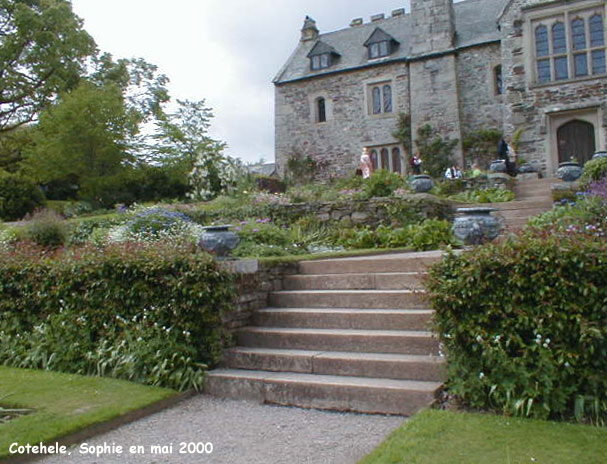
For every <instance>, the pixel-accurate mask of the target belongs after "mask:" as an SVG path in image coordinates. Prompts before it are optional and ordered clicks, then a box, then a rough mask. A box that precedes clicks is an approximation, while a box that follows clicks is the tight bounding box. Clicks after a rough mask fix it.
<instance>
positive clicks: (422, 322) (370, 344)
mask: <svg viewBox="0 0 607 464" xmlns="http://www.w3.org/2000/svg"><path fill="white" fill-rule="evenodd" d="M440 258H441V253H440V252H423V253H395V254H390V255H379V256H364V257H354V258H340V259H328V260H319V261H306V262H302V263H300V264H299V271H300V273H299V274H298V275H295V276H287V277H285V278H284V281H283V290H280V291H275V292H272V293H270V295H269V298H268V299H269V307H267V308H265V309H261V310H258V311H257V312H256V313H255V314H254V315H253V318H252V321H251V322H252V325H251V326H249V327H244V328H242V329H240V330H238V331H237V332H236V333H235V338H236V341H237V346H236V347H234V348H231V349H229V350H227V352H226V355H225V358H224V361H223V363H222V366H223V368H222V369H217V370H215V371H212V372H210V373H209V377H208V382H207V386H206V391H207V392H208V393H211V394H215V395H219V396H225V397H230V398H243V399H254V400H256V401H262V402H267V403H274V404H280V405H291V406H300V407H307V408H320V409H335V410H340V411H356V412H362V413H382V414H402V415H410V414H413V413H415V412H416V411H418V410H419V409H420V408H422V407H424V406H427V405H429V404H431V403H432V402H433V401H434V398H435V394H436V393H437V391H438V390H439V389H440V387H441V381H442V380H443V378H444V375H445V362H444V359H443V358H442V357H441V356H439V355H438V354H439V347H438V340H437V338H436V336H435V335H434V334H432V333H431V332H430V331H428V329H427V327H428V323H429V321H430V318H431V316H432V314H433V311H432V310H430V309H428V302H427V296H426V294H425V292H424V291H423V290H422V284H421V282H422V279H423V277H424V276H425V273H426V268H427V265H429V264H432V263H434V262H436V261H438V260H439V259H440Z"/></svg>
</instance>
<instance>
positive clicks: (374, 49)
mask: <svg viewBox="0 0 607 464" xmlns="http://www.w3.org/2000/svg"><path fill="white" fill-rule="evenodd" d="M369 56H370V57H371V58H377V57H378V56H379V44H376V43H374V44H371V45H370V47H369Z"/></svg>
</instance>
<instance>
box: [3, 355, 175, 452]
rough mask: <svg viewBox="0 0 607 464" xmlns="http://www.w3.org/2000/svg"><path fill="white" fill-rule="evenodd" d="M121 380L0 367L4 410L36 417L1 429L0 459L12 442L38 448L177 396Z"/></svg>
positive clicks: (16, 420)
mask: <svg viewBox="0 0 607 464" xmlns="http://www.w3.org/2000/svg"><path fill="white" fill-rule="evenodd" d="M176 393H177V392H175V391H173V390H168V389H164V388H155V387H146V386H143V385H140V384H136V383H131V382H126V381H123V380H115V379H107V378H100V377H85V376H80V375H70V374H59V373H56V372H49V371H37V370H29V369H13V368H8V367H2V366H0V398H2V397H5V396H6V395H9V396H6V397H5V398H3V399H2V400H1V404H2V406H4V407H20V408H28V409H33V410H34V413H32V414H29V415H25V416H20V417H18V418H16V419H13V420H10V421H8V422H6V423H4V424H0V458H1V457H2V456H6V455H8V448H9V446H10V444H11V443H13V442H18V443H19V444H26V443H31V444H37V443H39V442H41V441H42V442H44V441H47V440H53V439H55V438H58V437H61V436H63V435H66V434H69V433H71V432H74V431H77V430H79V429H81V428H83V427H85V426H87V425H91V424H95V423H99V422H103V421H106V420H108V419H111V418H113V417H116V416H119V415H121V414H124V413H126V412H128V411H132V410H135V409H140V408H142V407H144V406H147V405H149V404H151V403H154V402H156V401H159V400H161V399H164V398H168V397H170V396H173V395H175V394H176Z"/></svg>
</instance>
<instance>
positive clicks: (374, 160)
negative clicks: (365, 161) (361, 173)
mask: <svg viewBox="0 0 607 464" xmlns="http://www.w3.org/2000/svg"><path fill="white" fill-rule="evenodd" d="M377 162H378V159H377V150H371V164H372V165H373V170H375V169H379V165H378V164H377Z"/></svg>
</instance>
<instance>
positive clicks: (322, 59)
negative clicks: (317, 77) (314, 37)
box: [308, 40, 340, 71]
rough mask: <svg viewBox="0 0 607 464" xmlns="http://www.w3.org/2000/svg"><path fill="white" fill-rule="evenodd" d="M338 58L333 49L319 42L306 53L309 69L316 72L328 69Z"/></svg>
mask: <svg viewBox="0 0 607 464" xmlns="http://www.w3.org/2000/svg"><path fill="white" fill-rule="evenodd" d="M339 56H340V55H339V53H337V51H336V50H335V49H334V48H333V47H331V46H330V45H328V44H326V43H324V42H322V41H320V40H319V41H318V42H316V44H315V45H314V46H313V47H312V50H310V53H308V58H309V59H310V69H311V70H312V71H316V70H318V69H326V68H330V67H331V66H332V65H333V64H335V62H336V61H337V60H338V59H339Z"/></svg>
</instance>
